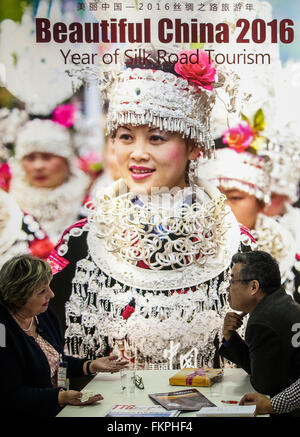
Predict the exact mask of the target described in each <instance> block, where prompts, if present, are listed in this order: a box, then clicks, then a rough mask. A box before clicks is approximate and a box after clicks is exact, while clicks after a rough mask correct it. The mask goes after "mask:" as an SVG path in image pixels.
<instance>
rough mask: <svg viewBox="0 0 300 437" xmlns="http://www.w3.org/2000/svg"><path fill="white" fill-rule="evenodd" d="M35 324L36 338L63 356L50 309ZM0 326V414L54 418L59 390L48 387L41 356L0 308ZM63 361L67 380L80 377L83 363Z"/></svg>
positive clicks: (47, 373) (47, 372)
mask: <svg viewBox="0 0 300 437" xmlns="http://www.w3.org/2000/svg"><path fill="white" fill-rule="evenodd" d="M38 322H39V325H38V332H39V333H40V335H41V336H42V337H43V338H44V339H45V340H47V341H48V342H49V343H50V344H51V345H52V346H53V347H54V348H55V349H56V350H57V351H58V352H59V353H60V354H62V355H63V343H62V338H61V332H60V327H59V322H58V319H57V316H56V314H55V312H54V311H53V309H51V308H50V307H49V308H48V310H47V311H46V312H45V313H42V314H40V315H38ZM0 323H1V324H2V325H4V327H5V343H6V344H5V347H0V382H1V390H0V391H1V398H2V403H4V406H3V407H4V410H3V409H2V411H1V413H4V414H5V415H6V416H7V415H9V416H11V415H13V416H15V417H20V416H27V417H28V416H34V417H51V416H55V415H56V414H57V413H58V412H59V411H60V407H59V404H58V391H59V389H58V388H53V386H52V383H51V377H50V367H49V364H48V360H47V358H46V356H45V354H44V353H43V351H42V349H41V348H40V347H39V345H38V344H37V343H36V341H35V339H34V338H33V337H31V336H29V335H27V334H26V333H25V332H24V331H23V330H22V329H21V328H20V327H19V325H18V324H17V323H16V322H15V320H14V319H13V317H11V315H10V314H9V313H8V312H7V311H6V309H5V308H4V307H3V306H1V305H0ZM63 356H64V355H63ZM64 358H65V360H66V361H67V362H68V371H67V375H68V377H72V376H81V375H83V371H82V367H83V363H84V361H86V360H85V359H78V358H74V357H64ZM1 415H2V414H1Z"/></svg>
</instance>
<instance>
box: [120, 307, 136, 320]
mask: <svg viewBox="0 0 300 437" xmlns="http://www.w3.org/2000/svg"><path fill="white" fill-rule="evenodd" d="M134 312H135V308H134V307H132V306H131V305H126V307H125V308H124V310H123V311H122V314H121V316H122V317H123V319H125V320H127V319H128V318H129V317H130V316H131V314H132V313H134Z"/></svg>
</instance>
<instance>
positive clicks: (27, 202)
mask: <svg viewBox="0 0 300 437" xmlns="http://www.w3.org/2000/svg"><path fill="white" fill-rule="evenodd" d="M11 171H12V180H11V186H10V194H11V195H12V196H13V197H14V199H15V200H16V201H17V203H18V205H19V206H20V208H21V209H22V210H23V211H26V212H27V213H30V214H32V215H33V216H34V217H35V218H36V219H37V220H38V221H39V223H40V224H41V226H42V227H43V228H44V229H45V231H46V232H47V234H48V235H49V237H50V239H51V241H52V242H53V244H56V243H57V241H58V239H59V237H60V235H61V233H62V232H63V230H64V229H65V228H66V227H67V226H69V225H71V224H72V223H73V222H74V220H76V219H77V218H78V215H79V210H80V207H81V204H82V201H83V198H84V196H85V193H86V189H87V186H88V183H89V179H88V176H87V175H85V174H84V173H83V172H82V171H81V170H80V169H79V168H78V167H77V166H76V165H75V154H74V151H73V148H72V141H71V136H70V133H69V132H68V129H67V128H66V127H64V126H63V125H61V124H59V123H57V122H55V121H53V120H50V119H49V120H48V119H45V120H44V119H39V118H35V119H33V120H30V121H28V122H27V123H26V124H25V125H24V126H23V127H22V128H21V129H20V130H19V132H18V134H17V137H16V143H15V157H14V159H13V160H12V162H11Z"/></svg>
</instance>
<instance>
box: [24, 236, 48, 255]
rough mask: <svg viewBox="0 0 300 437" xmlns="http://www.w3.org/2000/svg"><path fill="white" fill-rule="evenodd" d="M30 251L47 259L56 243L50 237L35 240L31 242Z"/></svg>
mask: <svg viewBox="0 0 300 437" xmlns="http://www.w3.org/2000/svg"><path fill="white" fill-rule="evenodd" d="M29 248H30V252H31V254H32V255H33V256H37V257H38V258H43V259H46V258H47V257H48V256H49V255H50V252H51V251H52V249H53V248H54V245H53V244H52V243H51V241H50V240H49V238H48V237H46V238H44V239H43V240H37V239H35V240H33V241H31V242H30V243H29Z"/></svg>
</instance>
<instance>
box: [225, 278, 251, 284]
mask: <svg viewBox="0 0 300 437" xmlns="http://www.w3.org/2000/svg"><path fill="white" fill-rule="evenodd" d="M250 281H254V279H229V284H230V285H231V284H232V283H233V282H250Z"/></svg>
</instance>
